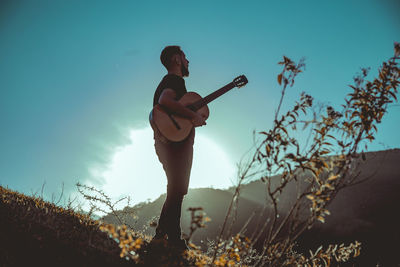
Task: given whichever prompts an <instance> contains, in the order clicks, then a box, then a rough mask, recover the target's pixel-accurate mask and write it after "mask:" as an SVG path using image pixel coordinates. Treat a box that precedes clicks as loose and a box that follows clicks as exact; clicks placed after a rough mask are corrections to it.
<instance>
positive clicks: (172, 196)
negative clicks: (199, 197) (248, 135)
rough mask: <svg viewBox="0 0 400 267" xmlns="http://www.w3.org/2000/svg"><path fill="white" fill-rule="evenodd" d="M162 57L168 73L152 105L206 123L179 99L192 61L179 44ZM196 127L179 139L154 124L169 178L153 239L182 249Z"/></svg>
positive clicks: (199, 124) (164, 166) (160, 157)
mask: <svg viewBox="0 0 400 267" xmlns="http://www.w3.org/2000/svg"><path fill="white" fill-rule="evenodd" d="M160 59H161V63H162V64H163V65H164V66H165V68H166V69H167V71H168V74H167V75H165V76H164V78H163V79H162V81H161V82H160V84H159V85H158V87H157V89H156V91H155V93H154V100H153V106H155V105H157V104H160V105H162V106H163V107H165V108H166V109H167V110H169V111H170V112H172V113H174V114H177V115H179V116H182V117H186V118H189V119H190V120H191V121H192V123H193V126H194V127H197V126H202V125H205V124H206V122H205V119H204V118H203V117H202V116H201V115H199V114H198V113H196V112H193V111H192V110H190V109H188V108H186V107H185V106H183V105H182V104H181V103H179V102H178V100H179V99H180V98H181V97H182V96H183V95H184V94H185V93H186V92H187V91H186V87H185V80H184V79H183V77H188V76H189V61H188V60H187V59H186V55H185V53H184V52H183V51H182V50H181V48H180V47H179V46H167V47H165V48H164V49H163V51H162V52H161V56H160ZM194 127H193V130H192V131H191V133H190V134H189V136H188V137H187V138H186V139H185V140H183V141H180V142H171V141H169V140H167V139H165V138H164V137H163V136H162V135H161V134H160V133H159V132H158V130H157V129H156V128H155V127H153V129H154V146H155V150H156V153H157V156H158V159H159V160H160V162H161V163H162V165H163V168H164V171H165V173H166V176H167V180H168V186H167V198H166V200H165V202H164V205H163V208H162V211H161V215H160V219H159V221H158V226H157V228H156V234H155V236H154V238H153V240H157V239H162V238H164V239H165V238H167V239H168V243H169V244H171V245H173V246H176V247H179V248H182V249H186V248H187V246H186V242H185V241H184V240H183V239H182V238H181V227H180V218H181V207H182V201H183V198H184V196H185V195H186V194H187V192H188V186H189V178H190V171H191V168H192V159H193V143H194V136H195V130H194Z"/></svg>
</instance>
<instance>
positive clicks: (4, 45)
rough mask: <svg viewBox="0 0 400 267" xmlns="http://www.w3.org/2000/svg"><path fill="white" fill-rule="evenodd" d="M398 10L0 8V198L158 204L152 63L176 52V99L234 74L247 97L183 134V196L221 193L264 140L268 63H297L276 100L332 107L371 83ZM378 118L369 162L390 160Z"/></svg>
mask: <svg viewBox="0 0 400 267" xmlns="http://www.w3.org/2000/svg"><path fill="white" fill-rule="evenodd" d="M399 12H400V2H399V1H396V0H392V1H390V0H381V1H378V0H376V1H365V0H363V1H321V0H318V1H294V0H289V1H266V0H265V1H233V0H229V1H223V0H218V1H215V0H214V1H204V0H201V1H195V0H193V1H133V0H132V1H94V0H93V1H89V0H87V1H72V0H68V1H67V0H66V1H61V0H56V1H54V0H49V1H42V0H36V1H28V0H26V1H19V0H17V1H14V0H1V1H0V36H1V41H0V127H1V128H0V129H1V130H0V148H1V153H0V185H2V186H8V187H9V188H11V189H14V190H18V191H20V192H24V193H30V192H35V191H38V190H39V191H40V188H41V186H42V184H43V183H46V186H45V190H44V194H45V196H46V197H47V198H50V196H51V194H52V193H54V194H58V193H59V192H60V190H61V184H62V183H64V184H65V192H64V193H65V194H66V195H68V194H73V193H74V192H76V189H75V186H74V184H75V183H76V182H78V181H79V182H81V183H83V184H92V185H96V186H98V187H99V188H101V189H103V190H105V191H106V192H107V193H109V194H110V195H112V196H113V197H114V198H116V197H118V196H122V195H130V196H131V197H132V199H133V201H134V202H139V201H143V200H146V199H147V198H150V199H153V198H155V197H157V196H158V195H160V194H161V193H163V192H165V183H166V182H165V178H164V174H163V172H162V168H161V165H160V164H159V163H158V161H157V158H156V156H155V152H154V147H153V144H152V133H151V130H150V129H149V124H148V114H149V111H150V110H151V108H152V98H153V94H154V90H155V88H156V86H157V85H158V83H159V81H160V80H161V79H162V77H163V75H164V74H165V69H164V68H163V66H162V65H161V64H160V61H159V55H160V52H161V50H162V49H163V47H164V46H166V45H180V46H181V47H182V49H183V50H184V51H185V53H186V55H187V58H188V59H189V61H190V73H191V74H190V77H188V78H187V79H186V86H187V88H188V90H189V91H197V92H198V93H200V94H201V95H203V96H205V95H207V94H208V93H211V92H212V91H214V90H216V89H218V88H220V87H221V86H223V85H225V84H227V83H228V82H230V81H232V79H233V78H234V77H236V76H237V75H240V74H245V75H246V76H247V77H248V79H249V84H248V85H247V86H245V87H243V88H241V89H239V90H233V91H231V92H229V93H227V94H226V95H224V96H222V97H221V98H219V99H218V100H216V101H215V102H213V103H211V104H210V105H209V108H210V118H209V120H208V125H207V126H206V127H203V128H201V129H199V130H198V131H197V138H196V146H195V158H194V160H195V163H194V166H193V172H192V178H191V187H199V186H201V187H204V186H213V187H227V186H229V185H230V184H231V182H230V179H232V178H234V175H235V165H236V163H237V162H238V161H239V159H240V157H241V156H242V155H243V153H244V152H245V151H246V150H247V149H248V148H249V147H250V145H251V143H252V132H253V130H257V131H258V130H268V128H269V127H270V126H271V125H272V118H273V112H274V110H275V109H276V106H277V104H278V101H279V96H280V91H279V87H278V85H277V82H276V76H277V74H278V73H279V72H280V66H279V65H277V62H278V61H279V60H280V59H281V58H282V56H283V55H286V56H288V57H290V58H292V59H294V60H299V59H300V58H301V57H303V56H304V57H305V58H306V71H305V72H304V73H303V74H301V76H299V77H298V79H297V82H296V86H295V87H294V88H291V89H290V90H289V92H288V95H287V97H286V98H285V100H284V103H283V105H284V108H289V107H290V106H291V105H292V103H293V101H295V100H296V99H297V98H298V96H299V94H300V92H302V91H305V92H307V93H309V94H311V95H312V96H314V97H315V99H316V100H317V101H320V102H323V103H329V104H331V105H333V106H335V107H340V104H342V103H343V99H344V97H345V95H346V94H347V93H349V87H348V84H350V83H351V82H352V77H353V76H354V75H355V74H356V73H357V72H359V70H360V67H371V75H370V76H373V75H375V73H376V72H375V71H376V69H377V68H378V67H379V65H380V64H381V62H382V61H384V60H386V59H387V58H389V57H390V56H392V54H393V43H394V42H395V41H400V16H398V14H399ZM399 125H400V106H399V105H392V106H391V107H390V108H389V114H387V115H386V117H385V119H384V121H383V123H382V124H381V125H379V126H380V127H379V132H378V136H377V140H376V142H374V143H373V144H371V145H370V147H369V149H370V150H382V149H385V148H399V147H400V139H399V138H398V131H399Z"/></svg>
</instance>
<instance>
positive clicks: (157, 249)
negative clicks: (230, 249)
mask: <svg viewBox="0 0 400 267" xmlns="http://www.w3.org/2000/svg"><path fill="white" fill-rule="evenodd" d="M0 218H1V219H0V266H48V265H49V266H50V265H51V266H196V262H198V263H197V266H199V265H201V262H202V261H203V262H204V259H202V258H203V257H205V256H204V255H200V254H198V253H197V252H196V251H189V252H182V251H179V250H176V249H174V248H171V247H168V244H166V243H164V242H158V243H157V242H150V237H148V236H143V235H142V234H139V233H136V232H133V231H129V230H127V229H126V227H124V226H118V227H117V226H114V225H112V224H105V223H104V222H102V221H99V220H93V219H92V218H90V217H89V216H88V215H85V214H81V213H78V212H76V211H74V210H73V209H71V208H63V207H60V206H57V205H55V204H53V203H50V202H47V201H44V200H43V199H42V198H38V197H33V196H26V195H24V194H21V193H18V192H15V191H12V190H10V189H7V188H4V187H2V186H0Z"/></svg>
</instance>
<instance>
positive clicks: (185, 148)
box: [155, 131, 194, 241]
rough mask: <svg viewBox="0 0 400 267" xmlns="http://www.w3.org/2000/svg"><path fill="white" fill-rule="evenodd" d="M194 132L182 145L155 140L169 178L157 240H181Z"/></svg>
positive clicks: (157, 230)
mask: <svg viewBox="0 0 400 267" xmlns="http://www.w3.org/2000/svg"><path fill="white" fill-rule="evenodd" d="M193 141H194V131H193V132H192V133H191V135H190V136H189V137H188V139H187V140H186V141H184V142H181V143H173V144H165V143H163V142H161V141H160V140H157V139H155V148H156V152H157V155H158V158H159V160H160V162H161V163H162V164H163V168H164V170H165V173H166V175H167V178H168V187H167V198H166V200H165V203H164V206H163V209H162V211H161V215H160V220H159V223H158V226H157V229H156V236H155V238H162V237H163V236H165V234H167V235H168V239H169V240H171V241H172V240H175V241H176V240H181V228H180V218H181V207H182V201H183V197H184V195H185V194H186V193H187V190H188V185H189V178H190V170H191V167H192V159H193Z"/></svg>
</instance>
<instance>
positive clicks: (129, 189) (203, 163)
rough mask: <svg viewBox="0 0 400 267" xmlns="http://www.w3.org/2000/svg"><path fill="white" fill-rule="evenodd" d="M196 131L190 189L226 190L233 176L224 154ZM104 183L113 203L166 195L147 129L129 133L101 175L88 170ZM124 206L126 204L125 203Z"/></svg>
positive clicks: (233, 167)
mask: <svg viewBox="0 0 400 267" xmlns="http://www.w3.org/2000/svg"><path fill="white" fill-rule="evenodd" d="M200 131H201V130H198V131H197V132H196V138H195V145H194V155H193V166H192V173H191V177H190V185H189V187H190V188H199V187H213V188H227V187H229V186H231V185H232V183H231V181H232V179H233V178H234V174H235V173H236V168H235V165H234V164H233V163H232V162H231V160H230V159H229V157H228V155H227V154H226V153H225V152H224V151H223V149H222V148H221V147H220V146H218V145H217V144H216V143H215V142H213V141H212V139H210V138H208V137H206V136H204V135H202V134H201V133H199V132H200ZM92 173H96V176H99V177H100V178H102V180H103V181H104V183H103V185H102V190H103V191H104V192H105V193H106V194H107V195H109V196H110V197H111V198H112V199H113V200H116V199H118V198H120V197H123V196H130V197H131V200H132V203H134V204H136V203H139V202H142V201H146V200H149V199H150V200H154V199H156V198H157V197H159V196H160V195H161V194H163V193H165V192H166V186H167V179H166V177H165V173H164V170H163V168H162V165H161V163H160V162H159V161H158V158H157V155H156V153H155V150H154V140H153V131H152V129H151V128H150V127H148V128H144V129H139V130H132V131H131V133H130V144H128V145H126V146H123V147H120V148H118V149H117V150H116V152H115V154H114V155H113V157H112V160H111V162H110V163H109V164H108V166H107V168H106V170H105V171H103V172H99V171H96V170H95V169H94V170H92ZM125 204H126V203H125Z"/></svg>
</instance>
